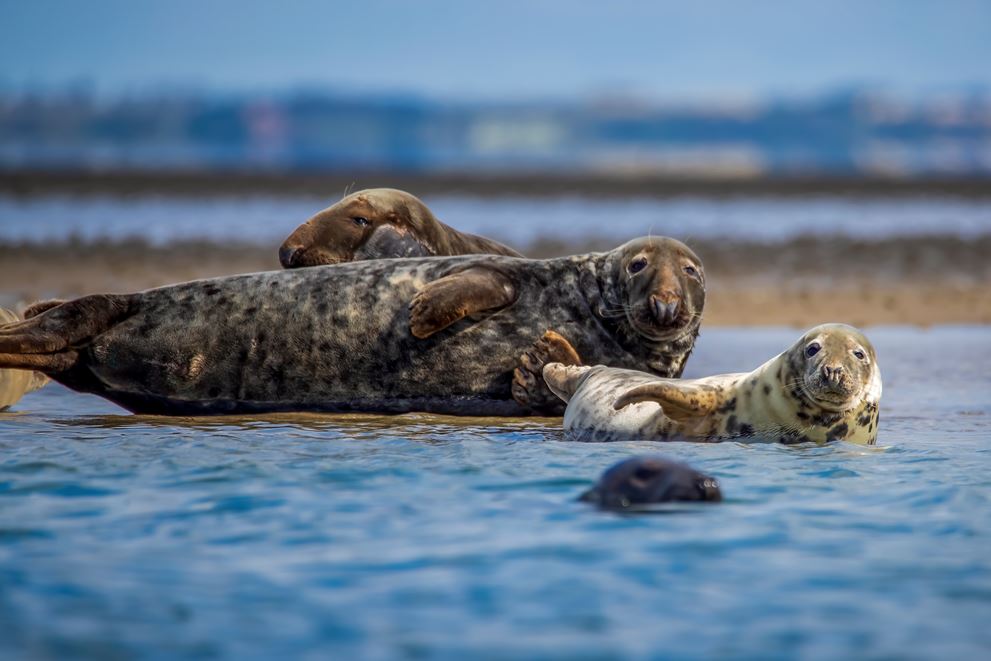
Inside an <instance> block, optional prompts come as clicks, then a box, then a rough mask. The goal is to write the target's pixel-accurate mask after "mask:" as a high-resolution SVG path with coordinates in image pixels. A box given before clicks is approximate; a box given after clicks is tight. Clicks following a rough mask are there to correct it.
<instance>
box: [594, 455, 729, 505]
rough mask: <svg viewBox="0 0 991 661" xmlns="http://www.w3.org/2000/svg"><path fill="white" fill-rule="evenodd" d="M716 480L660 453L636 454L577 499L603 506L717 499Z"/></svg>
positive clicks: (718, 498) (618, 465) (610, 469)
mask: <svg viewBox="0 0 991 661" xmlns="http://www.w3.org/2000/svg"><path fill="white" fill-rule="evenodd" d="M722 499H723V494H722V491H721V490H720V488H719V482H718V481H716V479H715V478H713V477H710V476H708V475H706V474H705V473H700V472H699V471H697V470H695V469H694V468H692V467H691V466H688V465H686V464H682V463H679V462H677V461H671V460H670V459H666V458H664V457H657V456H650V455H640V456H636V457H631V458H629V459H625V460H623V461H621V462H619V463H618V464H616V465H615V466H613V467H611V468H609V469H608V470H606V472H604V473H603V474H602V477H600V478H599V481H598V482H597V483H596V485H595V486H594V487H592V488H591V489H589V490H588V491H586V492H585V493H583V494H582V495H581V497H580V498H579V500H583V501H585V502H587V503H594V504H595V505H598V506H599V507H602V508H603V509H624V508H627V507H634V506H636V505H649V504H653V503H669V502H675V501H709V502H719V501H721V500H722Z"/></svg>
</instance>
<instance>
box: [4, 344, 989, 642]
mask: <svg viewBox="0 0 991 661" xmlns="http://www.w3.org/2000/svg"><path fill="white" fill-rule="evenodd" d="M870 334H871V336H872V337H873V338H874V340H875V344H876V345H877V347H878V351H879V356H880V361H881V365H882V370H883V373H884V377H885V395H884V399H883V400H882V407H881V408H882V417H881V421H882V422H881V435H880V438H879V445H878V447H874V448H867V447H858V446H854V445H848V444H833V445H829V446H825V447H815V446H805V447H803V446H796V447H782V446H778V445H773V444H760V443H757V444H750V445H744V444H737V443H724V444H718V445H694V444H686V443H670V444H658V443H623V444H574V443H567V442H563V441H562V440H561V436H560V432H559V429H558V423H557V421H553V420H538V421H526V420H458V419H454V418H436V417H429V416H417V415H409V416H400V417H393V418H384V417H349V418H342V417H337V418H332V417H319V416H280V417H268V418H251V419H244V418H239V419H229V418H214V419H166V418H151V417H138V416H130V415H127V414H125V413H123V412H122V411H121V410H120V409H117V408H115V407H114V406H112V405H110V404H107V403H105V402H103V401H102V400H99V399H96V398H94V397H89V396H81V395H77V394H75V393H71V392H69V391H67V390H65V389H63V388H61V387H57V386H51V387H48V388H46V389H44V390H42V391H40V392H38V393H34V394H32V395H29V396H28V397H26V398H25V399H24V400H23V401H22V402H21V404H20V405H19V406H18V407H17V408H16V410H15V411H14V412H9V413H0V656H7V657H18V656H21V657H46V658H71V657H73V656H91V657H99V658H128V657H132V656H145V657H152V658H175V657H177V656H182V657H215V656H226V657H234V658H286V657H288V656H303V655H309V656H310V657H311V658H336V659H344V658H354V657H358V656H361V657H366V658H395V657H416V658H424V657H426V658H435V657H441V658H468V657H478V656H481V657H506V656H527V657H551V658H612V657H628V656H641V657H664V658H683V657H699V656H709V657H716V658H727V657H751V658H753V657H759V658H781V657H795V656H803V657H807V658H824V657H827V658H849V657H854V656H855V657H858V658H906V657H908V658H911V657H928V658H941V659H942V658H970V659H977V658H987V654H988V651H989V649H991V628H989V626H988V623H989V622H991V426H989V423H991V369H989V368H991V331H989V330H988V329H986V328H938V329H934V330H930V331H920V330H909V329H898V328H882V329H874V330H873V331H871V333H870ZM795 336H797V332H796V331H793V330H788V329H749V330H734V329H718V330H710V331H707V332H706V333H705V334H704V336H703V338H702V340H701V341H700V345H699V349H698V351H697V354H696V355H695V356H694V357H693V358H692V361H691V362H690V370H689V371H690V373H691V375H700V374H706V373H714V372H719V371H736V370H742V369H750V368H752V367H754V366H756V365H757V364H758V363H760V362H762V361H763V360H764V359H766V358H767V357H770V356H771V355H772V354H774V353H777V352H778V351H780V350H781V349H782V348H784V347H785V346H787V345H789V344H790V343H791V342H792V340H793V339H794V337H795ZM638 452H662V453H665V454H667V455H669V456H673V457H677V458H680V459H683V460H686V461H689V462H690V463H692V464H693V465H695V466H697V467H699V468H701V469H703V470H705V471H708V472H710V473H712V474H714V475H716V476H717V477H718V478H719V479H720V480H721V481H722V484H723V487H724V493H725V494H726V496H727V497H728V499H727V501H726V502H724V503H722V504H718V505H705V506H699V505H696V506H684V507H677V508H670V509H669V510H667V511H666V512H665V513H655V514H641V515H629V514H627V515H623V514H613V513H604V512H599V511H596V510H594V509H592V508H590V507H588V506H586V505H584V504H581V503H578V502H575V497H576V496H577V495H578V494H579V493H580V492H581V491H582V490H583V489H584V488H585V487H587V486H588V485H589V484H590V483H591V482H592V480H593V479H594V478H595V477H596V476H597V474H598V473H599V472H600V471H601V470H602V469H604V468H606V467H607V466H609V465H610V464H612V463H613V462H615V461H618V460H620V459H623V458H625V457H627V456H629V455H631V454H634V453H638Z"/></svg>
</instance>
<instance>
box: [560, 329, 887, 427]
mask: <svg viewBox="0 0 991 661" xmlns="http://www.w3.org/2000/svg"><path fill="white" fill-rule="evenodd" d="M810 338H817V339H819V340H820V341H821V342H822V343H823V344H824V345H826V346H827V348H824V349H823V352H822V353H823V354H824V355H825V354H826V352H827V351H829V352H831V355H832V356H834V359H833V360H834V362H836V361H838V363H839V362H842V363H843V364H844V365H845V367H846V369H848V371H849V372H850V373H851V375H852V376H851V378H852V379H855V383H856V385H857V386H859V397H857V398H856V399H855V401H853V402H852V403H850V404H849V405H848V406H846V408H843V409H842V410H834V407H832V406H830V405H828V404H825V403H819V402H817V401H815V400H814V399H812V398H811V397H810V396H809V395H808V394H807V393H806V392H805V390H804V388H803V386H802V379H803V374H804V372H805V371H806V370H807V369H810V368H809V367H808V364H807V363H808V361H810V360H813V359H811V358H806V357H805V356H804V353H803V352H804V350H805V348H806V346H807V345H808V343H809V342H810V341H811V340H810ZM829 345H835V346H829ZM855 346H862V347H864V348H865V349H866V350H867V352H868V354H869V356H868V357H869V362H868V363H865V365H866V366H867V367H866V368H865V369H860V370H858V369H855V368H857V367H858V365H857V364H856V359H855V358H854V357H853V356H852V355H851V354H850V351H852V347H855ZM812 367H815V368H818V366H817V365H813V366H812ZM543 373H544V378H545V380H546V382H547V384H548V385H549V386H550V388H551V390H552V391H553V392H554V393H555V394H557V395H558V396H559V397H561V398H562V399H563V400H564V401H567V402H568V407H567V409H566V411H565V416H564V427H565V431H566V433H567V435H568V438H570V439H572V440H578V441H622V440H655V441H664V440H694V441H719V440H726V439H739V438H752V437H757V438H762V439H770V440H776V441H779V442H781V443H788V444H790V443H803V442H816V443H824V442H827V441H833V440H845V441H851V442H855V443H862V444H873V443H875V442H876V439H877V425H878V403H879V400H880V398H881V377H880V371H879V369H878V367H877V362H876V356H875V354H874V350H873V348H872V347H871V345H870V343H869V342H868V341H867V339H866V338H865V337H864V336H863V335H862V334H861V333H860V332H859V331H857V330H856V329H854V328H851V327H849V326H844V325H841V324H829V325H825V326H819V327H816V328H814V329H812V330H810V331H808V332H807V333H806V334H805V335H803V336H802V338H801V339H800V340H799V341H798V342H796V343H795V344H794V345H793V346H792V347H791V348H789V349H788V350H787V351H785V352H784V353H782V354H780V355H778V356H776V357H775V358H772V359H771V360H769V361H768V362H766V363H764V364H763V365H761V366H760V367H758V368H757V369H756V370H754V371H753V372H749V373H739V374H722V375H718V376H711V377H706V378H702V379H686V380H670V379H665V380H662V379H658V378H657V377H655V376H653V375H650V374H646V373H644V372H641V371H634V370H628V369H617V368H612V367H603V366H601V365H599V366H595V367H579V366H566V365H562V364H560V363H550V364H548V365H546V366H545V367H544V372H543ZM652 391H653V394H652ZM659 400H660V401H659Z"/></svg>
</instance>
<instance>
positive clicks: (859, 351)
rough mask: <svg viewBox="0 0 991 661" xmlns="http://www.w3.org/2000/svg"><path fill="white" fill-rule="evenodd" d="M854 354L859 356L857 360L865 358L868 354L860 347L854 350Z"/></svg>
mask: <svg viewBox="0 0 991 661" xmlns="http://www.w3.org/2000/svg"><path fill="white" fill-rule="evenodd" d="M853 355H854V356H856V357H857V360H863V359H864V358H866V357H867V355H866V354H865V353H864V352H863V351H861V350H860V349H857V350H856V351H854V352H853Z"/></svg>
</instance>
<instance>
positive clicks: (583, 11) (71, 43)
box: [0, 0, 991, 99]
mask: <svg viewBox="0 0 991 661" xmlns="http://www.w3.org/2000/svg"><path fill="white" fill-rule="evenodd" d="M0 16H2V20H0V86H2V87H5V88H8V89H9V88H14V89H23V88H58V87H61V86H66V85H74V86H80V85H83V86H88V87H91V88H92V89H94V90H97V91H101V92H111V93H114V92H134V91H153V90H157V89H161V88H163V87H165V88H176V87H178V88H205V89H215V90H218V91H233V92H245V91H258V90H265V91H282V90H288V89H292V88H297V87H323V88H333V89H335V90H337V91H343V92H392V91H400V92H407V93H414V94H420V95H424V96H430V97H441V98H444V97H448V98H484V99H501V98H505V99H516V98H557V97H573V96H587V95H596V94H610V93H624V94H629V95H634V96H643V97H647V98H656V99H712V98H717V97H718V98H743V99H746V98H756V97H761V96H768V95H777V96H789V95H790V96H802V95H809V94H817V93H822V92H828V91H830V90H835V89H840V88H845V87H849V86H859V87H871V88H874V87H876V88H880V89H883V90H886V91H890V92H893V93H898V94H903V95H922V94H928V93H932V92H943V91H958V90H959V89H961V88H972V87H975V86H976V87H979V88H984V89H991V1H988V0H983V1H981V0H933V1H931V2H919V1H913V0H900V1H889V0H875V1H867V0H859V1H849V0H819V1H814V2H813V1H807V0H791V1H788V2H778V1H765V2H759V1H756V0H754V1H747V0H710V1H704V0H699V1H697V2H690V3H686V2H634V1H630V0H612V1H611V2H579V1H578V0H530V1H519V0H499V1H493V2H481V1H479V2H474V1H470V0H464V1H461V0H417V1H408V2H398V1H396V2H383V1H381V0H357V1H350V2H332V1H324V2H313V1H308V0H295V1H294V0H282V1H280V2H267V1H265V2H262V1H254V2H252V1H250V0H241V1H231V0H167V1H159V0H84V1H62V2H58V1H55V0H0Z"/></svg>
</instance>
